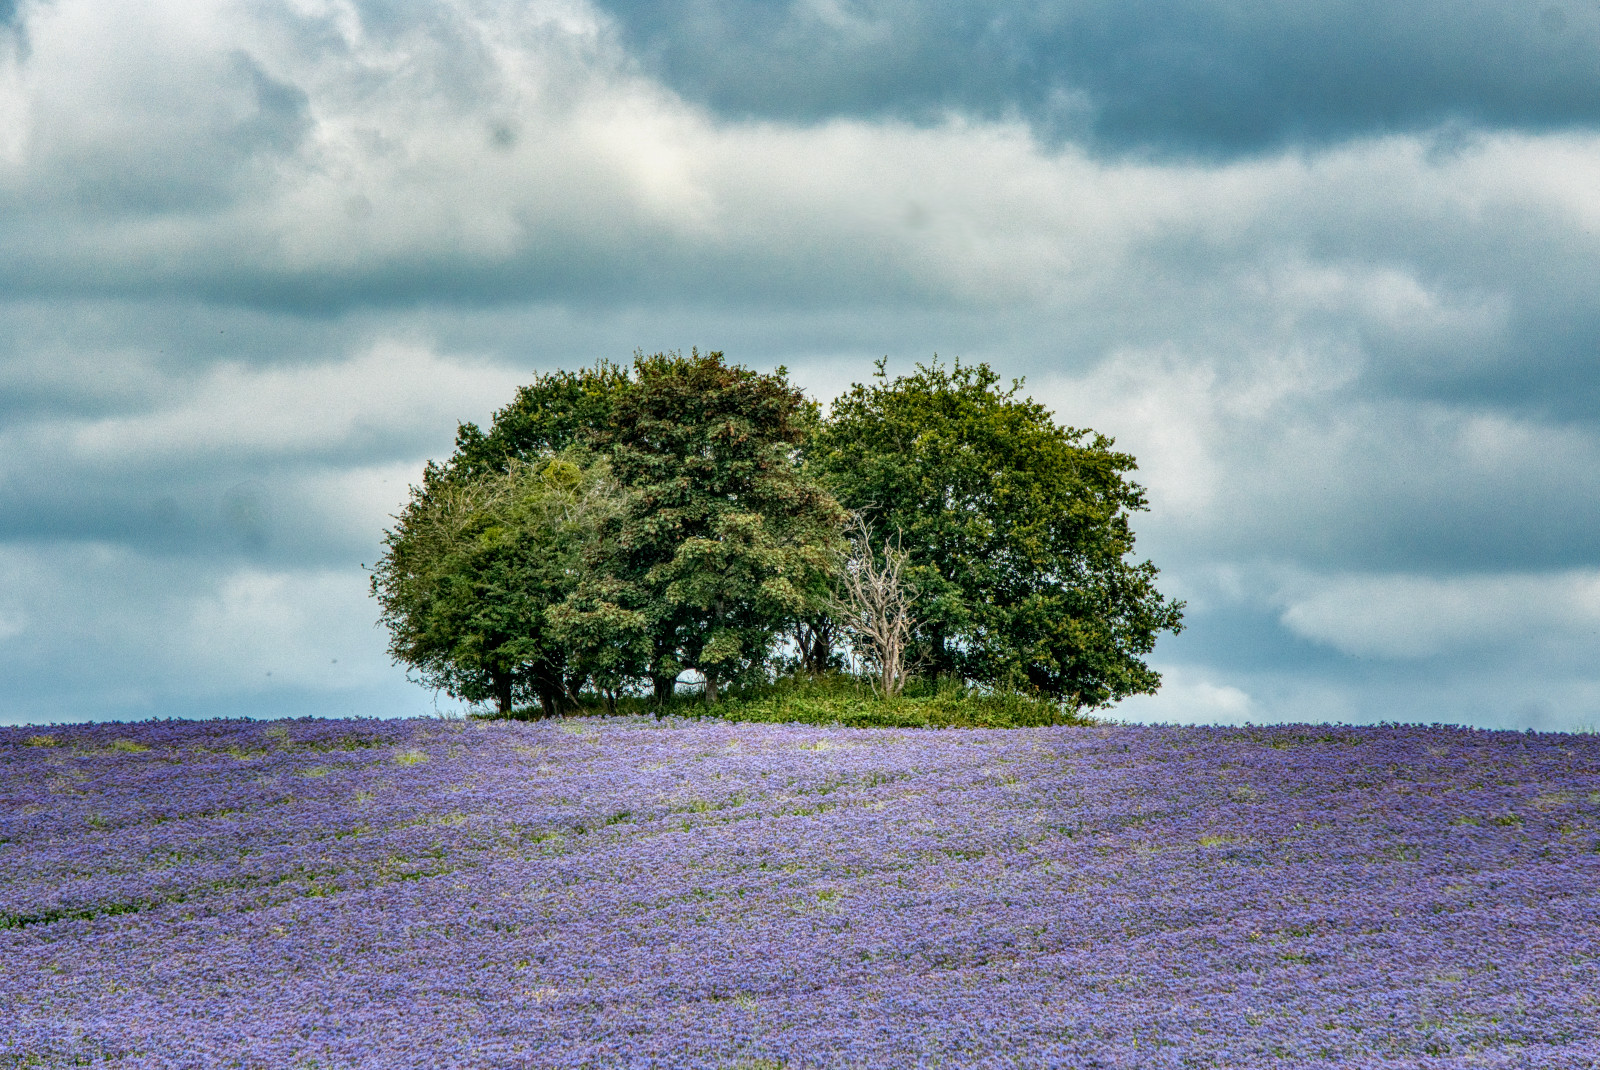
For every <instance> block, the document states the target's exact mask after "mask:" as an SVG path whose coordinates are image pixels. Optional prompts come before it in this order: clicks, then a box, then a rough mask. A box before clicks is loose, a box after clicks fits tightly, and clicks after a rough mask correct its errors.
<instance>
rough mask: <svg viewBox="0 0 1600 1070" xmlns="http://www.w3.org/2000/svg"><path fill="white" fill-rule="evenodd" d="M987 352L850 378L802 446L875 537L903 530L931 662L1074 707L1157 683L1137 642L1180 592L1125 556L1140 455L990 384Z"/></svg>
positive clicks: (938, 670) (1137, 502) (1172, 620)
mask: <svg viewBox="0 0 1600 1070" xmlns="http://www.w3.org/2000/svg"><path fill="white" fill-rule="evenodd" d="M998 383H999V376H997V375H996V374H995V373H994V372H993V371H991V370H990V369H989V367H988V366H987V365H984V364H979V365H977V366H975V367H973V366H963V365H962V364H961V363H960V362H959V361H957V362H956V364H955V366H954V367H953V368H952V367H946V366H944V365H943V364H940V363H939V362H937V361H935V362H934V363H933V364H932V365H931V366H924V365H918V367H917V370H916V372H915V373H914V374H912V375H909V376H905V377H902V378H898V379H895V380H894V381H892V382H891V381H888V379H887V377H886V376H884V374H883V367H882V363H881V362H880V364H879V371H878V378H877V381H876V382H874V383H873V384H871V385H862V384H856V385H855V386H854V387H852V388H851V390H850V391H849V392H848V393H847V394H845V395H844V396H843V397H841V398H840V399H838V400H837V401H836V402H835V403H834V406H833V411H832V414H831V418H830V419H829V420H828V421H827V422H826V423H825V424H824V425H823V427H822V428H821V430H820V432H819V433H818V434H817V436H816V437H815V438H814V440H813V442H812V444H811V445H810V446H809V447H808V450H807V453H808V459H809V464H810V469H811V470H812V471H814V472H816V473H817V474H818V475H819V476H820V477H821V478H822V479H823V481H824V482H825V484H826V485H827V486H828V487H829V489H831V490H832V491H833V492H834V494H835V495H836V496H837V497H838V499H839V501H840V502H841V503H843V504H844V505H845V506H846V507H847V508H850V509H854V510H859V511H860V512H861V513H862V514H864V515H865V516H866V518H867V519H868V521H869V522H870V524H871V525H872V527H873V530H874V535H875V539H876V540H880V541H881V540H882V539H883V538H885V537H889V536H898V538H899V540H900V546H901V547H902V548H903V549H904V550H905V551H906V552H907V554H908V555H909V557H910V563H911V567H910V568H908V570H907V577H908V579H909V580H910V582H911V584H912V585H913V587H914V588H915V589H916V590H917V591H918V592H919V595H920V598H919V602H918V605H917V615H918V617H919V619H920V621H921V624H920V627H919V631H918V640H919V642H920V646H921V652H922V657H923V664H924V667H925V668H926V669H927V670H929V671H931V673H932V674H933V675H935V676H954V677H957V678H961V679H966V680H971V681H975V682H978V683H981V684H983V685H986V686H989V687H998V688H1021V689H1032V690H1035V691H1037V692H1038V693H1040V694H1042V695H1045V696H1048V697H1050V698H1052V699H1056V700H1060V701H1064V702H1066V703H1068V704H1069V705H1071V706H1073V707H1075V708H1094V707H1102V706H1107V705H1109V704H1110V703H1111V702H1113V701H1115V700H1117V699H1120V698H1123V697H1125V696H1127V695H1131V694H1137V693H1141V692H1153V691H1155V689H1156V688H1157V687H1158V686H1159V684H1160V676H1159V675H1158V674H1157V673H1155V672H1154V671H1153V670H1151V669H1150V668H1149V667H1148V666H1146V665H1145V664H1144V663H1143V662H1142V661H1141V660H1140V655H1143V654H1147V653H1149V652H1150V650H1151V649H1152V648H1153V646H1154V643H1155V638H1156V636H1157V634H1158V633H1160V632H1163V631H1174V632H1175V631H1177V630H1178V629H1179V628H1180V627H1181V621H1182V605H1181V603H1177V602H1173V601H1170V600H1167V599H1164V598H1162V596H1161V595H1160V594H1159V592H1157V591H1156V589H1155V578H1156V569H1155V567H1154V566H1153V565H1151V564H1150V563H1149V562H1142V563H1130V562H1129V561H1128V560H1127V557H1128V555H1129V554H1131V552H1132V550H1133V533H1132V529H1131V528H1130V526H1129V519H1128V518H1129V515H1130V513H1132V512H1133V511H1136V510H1141V509H1144V508H1145V498H1144V492H1143V490H1142V489H1141V488H1140V487H1139V486H1138V485H1137V484H1134V483H1132V482H1130V481H1128V480H1127V479H1126V478H1125V473H1127V472H1131V471H1132V470H1133V469H1134V467H1135V464H1134V460H1133V458H1132V457H1131V456H1129V455H1128V454H1125V453H1116V452H1113V451H1112V449H1111V446H1112V440H1111V439H1109V438H1107V437H1105V436H1104V435H1100V434H1096V433H1094V432H1092V431H1087V430H1080V429H1076V428H1070V427H1060V426H1057V425H1056V423H1055V421H1054V420H1053V419H1052V418H1051V415H1050V413H1049V412H1048V411H1047V410H1046V409H1045V408H1044V407H1043V406H1041V405H1039V404H1037V403H1036V402H1034V401H1032V400H1031V399H1022V398H1019V397H1018V396H1017V395H1018V393H1019V390H1020V387H1021V384H1020V383H1013V384H1012V386H1011V388H1010V389H1001V388H1000V387H999V386H998Z"/></svg>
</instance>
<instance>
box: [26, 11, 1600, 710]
mask: <svg viewBox="0 0 1600 1070" xmlns="http://www.w3.org/2000/svg"><path fill="white" fill-rule="evenodd" d="M1597 268H1600V5H1596V4H1595V3H1594V2H1593V0H1583V2H1577V0H1571V2H1567V0H1558V2H1552V3H1540V2H1538V0H1535V2H1531V3H1530V2H1527V0H1521V2H1515V3H1513V2H1510V0H1495V2H1483V0H1451V2H1450V3H1448V4H1446V3H1444V2H1443V0H1415V2H1413V3H1409V4H1392V3H1378V2H1376V0H1328V2H1324V3H1317V4H1307V3H1304V2H1303V0H1255V2H1253V3H1250V4H1239V3H1237V2H1234V0H1164V2H1162V3H1148V2H1144V0H1029V2H1026V3H1024V2H1020V0H1018V2H1011V0H920V2H918V0H649V2H644V0H594V2H582V0H521V2H498V0H406V2H400V0H249V2H243V0H236V2H218V0H182V2H181V3H180V2H177V0H140V2H138V3H132V2H123V0H0V723H11V724H17V723H48V722H63V721H86V720H105V719H145V718H152V717H212V716H216V717H242V716H249V717H276V716H305V715H316V716H352V715H357V716H394V715H417V714H432V713H435V712H449V711H450V710H452V709H454V708H455V707H454V705H453V704H452V703H451V702H450V701H449V700H447V699H442V698H439V697H438V696H435V695H433V694H432V693H430V692H428V691H426V690H425V689H423V688H422V687H420V686H418V685H416V684H414V683H412V682H409V681H408V680H407V678H406V675H405V672H404V670H403V669H402V668H400V667H397V666H395V665H393V664H391V662H390V660H389V658H388V656H387V654H386V653H385V646H386V637H385V634H384V633H383V631H382V630H381V629H380V628H378V627H377V625H376V623H375V622H376V617H377V607H376V605H375V603H374V602H373V601H372V599H371V598H370V596H369V594H368V590H367V573H366V572H365V571H364V567H365V566H370V565H371V564H372V562H373V561H374V560H375V558H376V557H377V556H378V555H379V553H380V552H381V541H382V537H383V532H384V529H385V527H387V526H388V525H389V524H390V523H391V521H390V516H391V514H393V513H394V512H395V511H396V510H397V509H398V508H399V506H400V504H401V503H402V502H403V501H404V499H405V496H406V494H407V488H408V486H409V484H410V483H412V482H414V481H416V480H417V479H418V478H419V476H420V472H421V469H422V465H423V463H424V462H425V461H426V460H427V459H428V458H441V459H442V458H443V457H445V456H447V455H448V453H449V452H450V449H451V444H452V441H453V438H454V432H455V428H456V425H457V423H458V422H459V421H463V420H473V421H478V422H486V421H487V420H488V419H489V417H490V416H491V415H492V413H493V412H494V410H495V409H497V408H498V407H500V406H501V405H503V404H505V403H506V402H507V401H509V400H510V398H511V396H512V394H513V393H514V391H515V389H516V387H517V385H519V384H520V383H524V382H527V381H529V380H530V379H531V378H532V376H534V375H535V374H537V373H539V372H541V371H549V370H552V369H555V368H575V367H580V366H585V365H589V364H592V363H594V362H595V361H598V360H603V359H609V360H616V361H626V360H627V359H628V358H629V357H630V355H631V354H632V353H633V352H634V351H635V350H638V349H642V350H644V351H646V352H655V351H659V350H672V349H681V350H685V351H687V350H688V349H689V348H690V347H692V346H698V347H700V348H701V349H720V350H722V351H724V352H725V353H726V354H727V355H728V357H729V358H730V359H731V360H734V361H736V362H740V363H743V364H746V365H748V366H751V367H754V368H759V369H762V370H767V369H771V368H773V367H776V366H778V365H780V364H781V365H784V366H787V368H788V369H789V372H790V375H791V377H792V378H793V380H794V381H795V382H797V383H798V384H800V385H802V386H803V387H805V388H806V389H807V390H808V391H810V392H811V393H812V395H813V396H815V397H817V398H819V399H824V400H825V399H827V398H831V397H833V396H834V395H836V394H838V393H839V392H840V391H842V390H843V389H845V388H846V387H847V386H848V385H849V384H850V383H851V382H853V381H858V380H865V379H867V378H869V377H870V375H871V373H872V363H873V361H874V360H876V359H878V358H880V357H886V358H887V361H888V368H889V370H890V372H891V373H899V372H907V371H910V370H911V369H912V368H913V367H914V365H915V364H916V363H917V362H918V361H928V360H931V359H933V357H934V355H935V354H938V355H939V357H940V358H942V359H945V360H950V359H953V358H956V357H960V358H961V359H962V360H963V361H965V362H977V361H984V362H988V363H989V364H990V365H991V366H992V367H993V368H994V369H995V370H996V371H998V372H999V373H1001V375H1003V376H1005V377H1007V378H1010V377H1025V379H1026V386H1025V392H1026V393H1029V394H1031V395H1032V396H1034V397H1035V398H1037V399H1038V400H1040V401H1041V402H1043V403H1045V404H1046V405H1047V406H1049V407H1050V408H1051V409H1052V410H1053V411H1054V412H1055V413H1056V415H1057V417H1058V419H1059V420H1061V422H1063V423H1065V424H1068V425H1071V426H1074V427H1090V428H1093V429H1095V430H1097V431H1100V432H1103V433H1105V434H1107V435H1110V436H1112V437H1113V438H1114V439H1115V440H1116V442H1117V445H1118V447H1119V448H1120V449H1124V450H1126V451H1128V452H1130V453H1132V454H1133V455H1134V456H1135V457H1136V458H1137V459H1138V462H1139V466H1140V467H1139V472H1138V475H1137V478H1138V479H1139V481H1140V482H1141V483H1142V485H1143V486H1145V487H1146V488H1147V490H1148V492H1149V501H1150V509H1149V512H1148V513H1144V514H1141V515H1140V516H1139V518H1138V520H1137V525H1136V527H1137V531H1138V534H1139V542H1138V556H1139V557H1141V558H1149V559H1150V560H1152V561H1154V562H1155V564H1156V565H1157V566H1158V567H1159V568H1160V569H1161V570H1162V571H1161V580H1160V584H1159V585H1160V587H1161V589H1162V591H1163V592H1164V593H1166V594H1169V595H1173V596H1175V597H1178V598H1182V599H1185V600H1186V601H1187V603H1188V610H1187V627H1186V629H1185V630H1184V632H1183V633H1182V634H1181V635H1178V636H1175V637H1174V636H1168V637H1166V638H1163V639H1162V640H1161V641H1160V642H1159V643H1158V645H1157V647H1156V650H1155V653H1154V654H1153V655H1152V656H1151V659H1150V661H1151V664H1152V665H1153V666H1155V667H1156V668H1158V669H1159V670H1160V671H1161V672H1162V673H1163V674H1164V677H1165V684H1164V686H1163V688H1162V689H1161V691H1160V693H1159V694H1157V695H1155V696H1149V697H1138V698H1133V699H1129V700H1127V701H1125V702H1124V703H1122V704H1121V705H1120V706H1118V707H1116V708H1115V709H1114V710H1113V711H1111V712H1112V716H1115V717H1118V718H1123V719H1127V720H1133V721H1149V722H1194V723H1241V722H1246V721H1248V722H1254V723H1274V722H1322V721H1341V722H1350V723H1368V722H1385V721H1387V722H1406V723H1416V722H1421V723H1435V722H1448V723H1463V724H1475V725H1481V726H1486V727H1509V728H1518V729H1527V728H1532V729H1537V730H1574V729H1584V728H1595V727H1596V726H1600V657H1597V655H1600V405H1597V402H1600V352H1597V343H1600V303H1597V301H1596V296H1597V282H1596V280H1597V279H1600V271H1597Z"/></svg>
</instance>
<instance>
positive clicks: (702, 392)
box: [593, 350, 843, 701]
mask: <svg viewBox="0 0 1600 1070" xmlns="http://www.w3.org/2000/svg"><path fill="white" fill-rule="evenodd" d="M814 424H815V409H814V406H812V405H811V404H810V403H809V402H807V401H806V399H805V397H804V395H802V394H801V393H800V392H799V391H798V390H795V389H794V388H792V387H791V386H790V385H789V383H788V381H787V380H786V378H785V373H784V371H783V369H781V368H780V369H779V370H778V371H777V373H776V374H773V375H761V374H758V373H756V372H753V371H750V370H749V369H747V368H742V367H738V366H735V365H730V364H728V363H726V362H725V361H724V359H723V355H722V354H721V353H720V352H713V353H707V354H704V355H702V354H700V353H699V351H698V350H696V351H693V352H692V353H691V355H690V356H689V357H682V356H680V355H678V354H666V353H658V354H656V355H654V356H648V357H647V356H644V355H642V354H640V355H638V357H637V359H636V360H635V363H634V374H633V381H632V385H631V387H630V388H629V389H627V390H626V391H623V392H620V393H619V394H618V395H617V399H616V405H615V408H614V410H613V412H612V417H611V423H610V426H609V428H608V430H607V431H606V432H605V433H604V434H602V435H600V436H598V437H597V442H598V443H599V444H600V445H601V446H602V447H603V448H605V449H606V450H608V451H609V455H610V458H611V465H612V470H613V471H614V472H615V474H616V477H617V479H618V481H619V482H620V483H621V484H622V485H623V486H625V487H627V488H628V489H629V491H630V496H629V498H628V500H627V503H626V506H625V508H624V509H623V510H622V511H621V512H620V513H619V514H618V515H616V516H615V517H613V518H612V519H610V520H609V521H607V523H606V524H605V525H604V527H603V529H602V532H603V537H604V540H605V543H604V545H605V547H606V552H605V556H604V559H603V560H601V561H597V562H596V571H597V572H598V573H600V574H602V575H604V576H605V577H606V578H607V580H608V581H609V582H610V583H611V584H612V592H611V593H612V596H613V597H611V598H609V599H598V600H596V602H595V603H593V604H594V606H595V607H596V609H601V608H604V609H607V610H608V611H610V610H618V611H620V610H627V611H632V612H635V613H639V614H642V615H643V617H644V618H645V619H646V620H647V622H648V625H647V630H648V633H649V637H650V639H649V641H650V652H649V658H648V662H649V664H648V670H647V671H648V675H649V677H650V680H651V684H652V687H653V690H654V692H655V695H656V698H657V700H658V701H664V700H665V699H666V698H667V697H668V696H669V695H670V694H671V693H672V689H673V687H674V686H675V684H676V681H677V679H678V676H679V674H680V673H681V672H682V671H684V670H686V669H687V670H696V671H698V672H699V673H700V674H701V675H702V676H703V677H704V679H705V683H706V696H707V698H709V699H711V700H713V701H714V700H715V699H716V697H717V693H718V689H719V687H720V686H721V685H722V684H723V683H726V682H729V681H732V680H736V679H738V678H740V677H741V676H744V675H747V674H748V673H750V672H752V671H754V670H755V669H757V668H760V667H763V666H764V665H765V662H766V660H767V658H768V656H769V654H770V651H771V647H772V644H773V637H774V636H775V635H776V634H777V633H778V632H779V631H780V630H781V629H783V628H785V627H791V626H793V625H794V623H795V622H796V621H798V620H799V619H801V618H802V617H805V616H807V615H811V614H815V613H816V612H818V611H819V610H820V609H821V607H822V605H823V603H824V601H825V599H826V597H827V590H828V581H829V578H830V576H831V573H832V567H833V560H834V557H835V555H836V551H837V547H838V541H839V536H838V530H839V524H840V521H841V519H842V516H843V514H842V511H841V510H840V509H839V507H838V504H837V503H836V502H834V500H833V499H832V498H831V497H830V496H829V495H828V494H827V493H826V492H825V491H823V490H822V488H821V487H819V486H818V485H817V484H816V483H815V482H814V481H812V480H810V479H808V478H806V477H805V476H804V475H803V474H802V473H801V472H800V470H799V468H798V466H797V464H796V454H795V451H796V449H797V447H798V446H799V445H800V443H801V441H802V440H803V437H804V433H805V429H806V427H807V426H809V425H814Z"/></svg>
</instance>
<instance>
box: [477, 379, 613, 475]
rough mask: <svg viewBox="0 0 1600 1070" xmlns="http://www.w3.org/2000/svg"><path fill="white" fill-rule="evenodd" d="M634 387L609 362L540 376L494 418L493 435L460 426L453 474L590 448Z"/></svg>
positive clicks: (501, 469)
mask: <svg viewBox="0 0 1600 1070" xmlns="http://www.w3.org/2000/svg"><path fill="white" fill-rule="evenodd" d="M628 386H629V382H628V372H627V369H625V368H621V367H619V366H617V365H615V364H611V363H609V362H607V361H601V362H600V363H598V364H596V365H595V366H594V367H592V368H581V369H579V370H578V371H575V372H571V371H563V370H557V371H553V372H548V373H545V374H541V375H538V376H536V377H535V378H534V381H533V382H531V383H529V384H528V385H527V386H524V387H520V388H519V389H518V390H517V396H516V397H515V398H513V399H512V401H511V403H510V404H509V405H507V406H505V407H504V408H503V409H501V410H500V411H498V412H496V413H495V414H494V423H493V424H491V425H490V428H489V431H488V433H485V432H483V431H482V430H480V429H479V427H478V425H477V424H475V423H464V424H461V425H459V426H458V427H457V428H456V449H455V453H454V454H452V455H451V458H450V462H449V464H450V470H451V472H452V473H453V474H454V475H456V476H458V477H461V478H465V479H473V478H476V477H477V476H479V475H483V474H487V473H493V472H504V471H506V467H507V464H508V463H509V462H510V461H512V460H522V461H531V460H534V459H536V458H539V457H552V456H555V455H556V454H558V453H563V452H568V451H571V450H574V449H580V450H587V449H591V448H592V447H593V446H594V444H595V442H596V440H597V439H598V438H600V437H601V436H603V435H604V434H605V433H606V432H607V431H608V430H609V428H610V426H611V416H612V412H613V411H614V410H615V408H616V404H617V398H618V397H620V396H621V395H622V394H623V393H624V392H625V391H626V390H627V389H628Z"/></svg>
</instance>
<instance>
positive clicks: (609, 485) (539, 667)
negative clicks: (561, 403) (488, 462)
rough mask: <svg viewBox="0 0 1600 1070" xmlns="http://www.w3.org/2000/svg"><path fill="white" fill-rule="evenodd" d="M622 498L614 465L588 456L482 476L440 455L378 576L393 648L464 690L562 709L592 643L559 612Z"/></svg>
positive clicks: (463, 694) (437, 679) (504, 705)
mask: <svg viewBox="0 0 1600 1070" xmlns="http://www.w3.org/2000/svg"><path fill="white" fill-rule="evenodd" d="M619 499H620V492H619V491H618V490H617V488H616V486H615V483H614V482H613V481H612V480H611V479H610V476H609V473H608V471H607V468H606V466H605V464H604V463H603V462H597V461H588V462H587V463H585V459H584V458H583V457H582V456H581V455H579V456H577V457H574V456H567V455H558V456H554V457H547V458H544V459H541V460H537V461H535V462H533V463H527V462H523V461H519V460H516V459H515V458H511V459H509V460H508V461H507V464H506V467H505V470H504V471H493V470H491V471H487V472H485V471H483V470H481V469H479V470H478V471H477V472H476V474H474V475H472V476H470V477H469V476H467V475H465V474H464V473H463V470H462V468H458V467H454V466H450V465H446V466H438V465H434V464H431V463H430V464H429V465H428V467H427V468H426V469H425V470H424V472H423V479H422V484H421V486H418V487H413V488H412V497H411V500H410V501H409V502H408V503H407V505H406V507H405V509H404V510H403V511H402V512H401V513H400V515H399V516H398V517H397V518H396V524H395V526H394V528H393V529H391V530H390V531H389V532H388V534H387V536H386V538H385V540H384V542H385V547H386V550H385V553H384V556H383V558H382V559H381V560H380V561H379V563H378V565H377V567H376V568H375V569H374V572H373V576H372V592H373V594H374V595H375V596H376V597H377V599H378V601H379V604H380V605H381V607H382V611H383V615H382V618H381V619H382V621H383V623H384V624H386V625H388V627H389V632H390V644H389V651H390V654H391V655H392V656H393V657H394V658H395V660H396V661H398V662H402V663H404V664H407V665H410V666H412V667H413V668H415V669H416V670H417V671H418V673H419V674H420V676H421V679H422V681H423V682H424V683H426V684H428V685H429V686H431V687H434V688H437V689H439V690H442V691H444V692H446V693H447V694H450V695H453V696H455V697H457V698H462V699H465V700H467V701H469V702H487V701H491V700H492V701H493V702H495V704H496V705H497V706H498V708H499V709H500V710H501V712H503V713H505V712H510V710H511V709H512V708H513V706H514V705H515V704H516V703H517V702H519V701H528V700H529V699H533V698H537V699H538V701H539V702H540V704H541V705H542V706H543V708H544V709H545V710H546V712H549V713H554V712H556V711H557V709H559V707H560V706H561V705H562V704H563V703H564V702H566V701H569V698H570V693H571V691H572V690H573V681H572V680H571V679H570V677H571V676H572V674H573V671H574V665H573V662H574V661H575V660H580V659H581V657H582V655H583V651H582V650H581V649H574V648H573V644H572V643H571V637H570V635H568V634H567V633H566V632H565V631H564V630H563V628H562V626H561V625H562V622H560V621H559V620H556V621H553V620H552V619H551V618H550V611H551V610H552V609H553V608H554V607H556V606H559V605H561V604H562V603H563V602H564V601H565V600H566V598H567V596H568V595H569V594H571V593H573V591H574V589H575V588H576V586H577V575H578V568H579V565H580V562H581V560H582V555H583V553H584V551H585V549H586V548H587V546H588V544H589V543H590V542H592V541H593V539H594V538H595V532H596V531H597V529H598V526H599V523H600V521H601V520H602V519H603V518H604V517H606V516H607V515H609V514H610V513H611V512H613V511H615V510H616V509H617V508H618V507H619Z"/></svg>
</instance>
